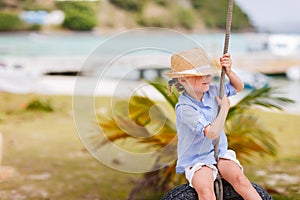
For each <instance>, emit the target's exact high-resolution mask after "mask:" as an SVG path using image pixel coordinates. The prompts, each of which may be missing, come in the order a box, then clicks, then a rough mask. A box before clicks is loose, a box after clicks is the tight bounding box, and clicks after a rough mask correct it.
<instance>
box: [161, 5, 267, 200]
mask: <svg viewBox="0 0 300 200" xmlns="http://www.w3.org/2000/svg"><path fill="white" fill-rule="evenodd" d="M232 10H233V0H229V2H228V11H227V18H226V34H225V43H224V51H223V54H226V53H227V52H228V46H229V38H230V29H231V21H232ZM224 83H225V69H224V68H222V72H221V78H220V92H219V97H220V99H222V97H223V95H224ZM219 139H220V138H217V139H216V145H215V147H214V151H215V159H216V160H217V158H218V154H217V152H218V148H219ZM251 184H252V186H253V187H254V189H255V190H256V191H257V193H258V194H259V195H260V197H261V198H262V200H272V197H271V195H270V194H268V193H267V192H266V191H265V190H264V189H263V188H261V187H260V186H258V185H256V184H255V183H251ZM214 190H215V195H216V199H217V200H243V198H242V197H241V196H240V195H239V194H238V193H237V192H236V191H235V190H234V189H233V187H232V186H231V185H230V184H229V183H228V182H227V181H226V180H225V179H223V178H222V177H221V176H220V175H219V174H218V176H217V178H216V180H215V182H214ZM197 199H198V195H197V192H196V190H195V189H194V188H192V187H191V186H189V184H183V185H181V186H178V187H175V188H173V189H172V190H170V191H169V192H168V193H167V194H165V195H164V196H163V197H162V199H161V200H197Z"/></svg>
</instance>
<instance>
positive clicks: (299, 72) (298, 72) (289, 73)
mask: <svg viewBox="0 0 300 200" xmlns="http://www.w3.org/2000/svg"><path fill="white" fill-rule="evenodd" d="M285 74H286V77H287V78H289V79H290V80H300V66H297V65H295V66H291V67H289V68H287V70H286V72H285Z"/></svg>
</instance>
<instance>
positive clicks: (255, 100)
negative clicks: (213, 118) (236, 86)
mask: <svg viewBox="0 0 300 200" xmlns="http://www.w3.org/2000/svg"><path fill="white" fill-rule="evenodd" d="M276 92H277V88H274V87H263V88H260V89H257V90H252V91H251V92H250V93H249V94H247V95H246V96H245V97H244V98H242V99H241V100H240V101H239V102H238V103H237V104H236V105H234V106H233V107H231V108H230V110H229V112H228V115H227V119H230V118H232V117H234V115H236V114H237V113H241V112H244V111H246V110H248V109H249V108H254V107H260V108H265V109H277V110H282V109H283V106H284V105H285V104H289V103H294V101H293V100H291V99H289V98H285V97H280V96H278V95H279V94H277V95H276Z"/></svg>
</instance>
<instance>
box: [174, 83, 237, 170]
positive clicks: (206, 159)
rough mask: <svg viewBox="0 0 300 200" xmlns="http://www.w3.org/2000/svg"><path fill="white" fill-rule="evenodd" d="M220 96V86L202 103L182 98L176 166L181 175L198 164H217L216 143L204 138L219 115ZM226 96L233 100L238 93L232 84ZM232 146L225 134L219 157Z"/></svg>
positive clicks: (178, 120) (183, 96) (222, 138)
mask: <svg viewBox="0 0 300 200" xmlns="http://www.w3.org/2000/svg"><path fill="white" fill-rule="evenodd" d="M218 94H219V86H217V85H210V87H209V90H208V91H207V92H205V93H204V95H203V98H202V101H201V102H200V101H197V100H196V99H194V98H192V97H190V96H189V95H188V94H187V93H186V92H183V94H182V95H181V96H180V97H179V100H178V103H177V104H176V106H175V109H176V126H177V135H178V145H177V154H178V160H177V165H176V172H177V173H184V169H185V168H186V167H189V166H193V165H195V164H196V163H199V162H200V163H205V164H208V165H211V164H216V160H215V158H214V145H215V140H212V139H209V138H207V137H205V136H204V132H203V131H204V128H205V127H206V126H207V125H209V124H211V123H212V122H213V121H214V119H215V118H216V116H217V114H218V103H217V101H216V99H215V97H216V96H218ZM224 94H225V95H226V96H232V95H235V94H236V90H235V89H234V87H233V86H232V85H231V84H230V83H229V82H226V83H225V85H224ZM227 147H228V143H227V137H226V135H225V133H224V131H222V132H221V135H220V143H219V152H218V155H219V157H222V156H224V154H225V153H226V151H227Z"/></svg>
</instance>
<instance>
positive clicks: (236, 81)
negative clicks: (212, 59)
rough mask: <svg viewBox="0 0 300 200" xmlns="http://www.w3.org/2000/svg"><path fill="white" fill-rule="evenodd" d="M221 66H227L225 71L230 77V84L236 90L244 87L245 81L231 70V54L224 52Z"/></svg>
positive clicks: (238, 90)
mask: <svg viewBox="0 0 300 200" xmlns="http://www.w3.org/2000/svg"><path fill="white" fill-rule="evenodd" d="M220 62H221V66H222V67H225V73H226V75H227V77H228V78H229V82H230V84H231V85H232V86H233V87H234V88H235V90H236V92H240V91H242V90H243V89H244V83H243V81H241V79H240V78H239V77H238V76H237V75H236V74H235V73H234V72H233V71H232V70H231V65H232V61H231V58H230V54H229V53H227V54H224V55H223V57H221V58H220Z"/></svg>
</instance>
